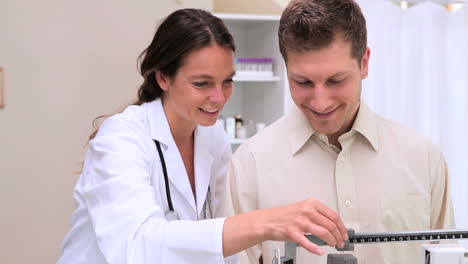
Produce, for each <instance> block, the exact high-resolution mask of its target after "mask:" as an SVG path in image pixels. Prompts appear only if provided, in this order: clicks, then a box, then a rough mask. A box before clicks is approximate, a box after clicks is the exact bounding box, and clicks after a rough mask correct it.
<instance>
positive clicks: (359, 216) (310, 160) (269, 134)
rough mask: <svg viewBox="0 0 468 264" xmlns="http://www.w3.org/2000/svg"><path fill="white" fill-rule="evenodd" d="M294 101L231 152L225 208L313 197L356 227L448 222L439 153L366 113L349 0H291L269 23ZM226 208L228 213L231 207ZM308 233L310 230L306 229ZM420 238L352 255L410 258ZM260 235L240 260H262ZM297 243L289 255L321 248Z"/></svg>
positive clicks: (365, 51) (362, 33) (358, 33)
mask: <svg viewBox="0 0 468 264" xmlns="http://www.w3.org/2000/svg"><path fill="white" fill-rule="evenodd" d="M278 36H279V45H280V51H281V54H282V56H283V58H284V60H285V63H286V67H287V73H288V79H289V85H290V90H291V95H292V98H293V100H294V102H295V105H296V107H295V109H293V110H292V111H291V112H290V113H289V114H287V115H286V116H284V117H283V118H281V119H279V120H278V121H276V122H275V123H274V124H272V125H271V126H269V127H268V128H266V129H264V130H263V131H262V132H260V133H259V134H258V135H257V136H255V137H253V138H252V139H250V140H249V141H247V142H246V143H245V144H244V145H242V146H241V147H240V148H239V149H238V150H237V152H236V153H235V154H234V156H233V159H232V163H231V168H230V171H229V177H230V184H231V187H230V196H231V199H232V204H233V209H234V213H236V214H238V213H243V212H248V211H252V210H256V209H264V208H272V207H278V206H282V205H286V204H291V203H294V202H298V201H302V200H305V199H308V198H315V199H318V200H320V201H321V202H322V203H324V204H325V205H326V206H328V207H329V208H330V209H332V210H333V211H335V212H337V213H338V214H339V215H340V217H341V218H342V219H343V221H344V223H345V225H346V226H347V227H348V228H353V229H355V231H357V232H392V231H393V232H396V231H405V230H428V229H446V228H453V227H454V219H453V209H452V204H451V200H450V194H449V186H448V183H449V179H448V173H447V166H446V162H445V159H444V157H443V155H442V153H441V152H440V150H439V149H438V148H437V147H436V146H435V145H433V144H432V143H431V142H430V141H429V140H428V139H427V138H426V137H424V136H423V135H421V134H419V133H418V132H416V131H414V130H413V129H410V128H407V127H404V126H402V125H400V124H397V123H395V122H393V121H390V120H387V119H385V118H383V117H381V116H378V115H376V114H375V113H373V112H372V111H371V110H370V109H369V107H368V106H367V105H366V104H365V103H364V102H362V100H361V82H362V79H365V78H366V77H367V75H368V66H369V57H370V50H369V48H367V32H366V22H365V18H364V16H363V14H362V12H361V10H360V8H359V6H358V5H357V4H356V3H355V2H354V1H353V0H293V1H291V2H290V3H289V5H288V6H287V8H286V9H285V10H284V12H283V14H282V17H281V21H280V26H279V33H278ZM231 213H232V212H231ZM311 233H313V232H311ZM420 245H421V243H415V242H413V243H401V244H373V245H363V246H356V249H355V251H354V252H352V254H354V255H355V256H356V257H357V258H358V263H360V264H364V263H371V264H374V263H378V264H381V263H392V264H395V263H397V264H402V263H411V264H414V263H419V262H420V261H421V255H420V254H421V246H420ZM276 247H279V248H283V247H284V243H282V242H281V243H280V242H265V243H262V244H261V245H257V246H255V247H253V248H251V249H249V250H247V255H248V258H249V260H250V263H259V259H260V258H263V263H271V259H272V257H273V252H274V248H276ZM324 249H325V254H323V255H322V256H318V255H313V254H311V253H309V252H306V251H304V250H302V249H299V250H298V263H299V264H305V263H314V264H324V263H326V259H327V258H326V254H328V253H336V251H335V249H334V248H331V247H324Z"/></svg>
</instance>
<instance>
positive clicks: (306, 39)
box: [278, 0, 367, 61]
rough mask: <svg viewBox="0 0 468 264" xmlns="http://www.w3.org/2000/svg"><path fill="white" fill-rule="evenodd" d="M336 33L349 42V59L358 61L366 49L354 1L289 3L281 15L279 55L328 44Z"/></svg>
mask: <svg viewBox="0 0 468 264" xmlns="http://www.w3.org/2000/svg"><path fill="white" fill-rule="evenodd" d="M338 34H340V35H341V36H343V37H344V39H345V41H350V42H351V45H352V46H351V56H352V57H353V58H356V59H357V60H360V59H361V58H362V56H363V55H364V53H365V51H366V49H367V29H366V19H365V18H364V15H363V14H362V11H361V8H360V7H359V5H358V4H357V3H356V2H355V1H354V0H292V1H291V2H290V3H289V4H288V6H287V7H286V9H285V10H284V11H283V14H282V15H281V20H280V25H279V30H278V39H279V47H280V51H281V55H283V58H284V60H285V61H287V51H293V52H306V51H311V50H317V49H321V48H324V47H327V46H328V45H330V44H331V43H332V42H333V41H334V40H335V38H336V36H337V35H338Z"/></svg>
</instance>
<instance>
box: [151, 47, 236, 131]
mask: <svg viewBox="0 0 468 264" xmlns="http://www.w3.org/2000/svg"><path fill="white" fill-rule="evenodd" d="M233 76H234V52H233V51H232V50H231V49H229V48H225V47H221V46H219V45H217V44H211V45H209V46H207V47H204V48H201V49H199V50H195V51H192V52H191V53H189V54H188V55H187V56H186V57H185V58H184V59H183V60H182V65H181V67H180V68H179V69H178V70H177V73H176V75H175V76H174V77H171V78H168V77H165V76H164V75H162V74H161V73H157V80H158V83H159V85H160V86H161V88H162V89H163V90H164V93H163V104H164V110H165V111H166V115H167V116H168V118H169V116H170V117H171V118H176V119H177V120H179V121H181V122H187V123H186V124H187V125H193V126H196V125H202V126H211V125H214V124H215V123H216V121H217V119H218V116H219V113H220V112H221V110H222V108H223V107H224V104H225V103H226V102H227V100H228V99H229V98H230V97H231V95H232V87H233V80H232V78H233Z"/></svg>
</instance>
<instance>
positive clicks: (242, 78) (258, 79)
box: [233, 76, 281, 82]
mask: <svg viewBox="0 0 468 264" xmlns="http://www.w3.org/2000/svg"><path fill="white" fill-rule="evenodd" d="M233 80H234V81H236V82H278V81H279V80H281V79H280V77H278V76H240V77H239V76H234V78H233Z"/></svg>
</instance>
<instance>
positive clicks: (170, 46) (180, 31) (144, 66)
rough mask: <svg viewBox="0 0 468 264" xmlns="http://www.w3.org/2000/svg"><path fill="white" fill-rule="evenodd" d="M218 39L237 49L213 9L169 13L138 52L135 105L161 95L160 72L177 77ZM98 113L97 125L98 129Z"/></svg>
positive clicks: (183, 10)
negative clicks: (192, 57)
mask: <svg viewBox="0 0 468 264" xmlns="http://www.w3.org/2000/svg"><path fill="white" fill-rule="evenodd" d="M212 43H216V44H218V45H220V46H222V47H226V48H229V49H231V50H232V51H235V45H234V40H233V38H232V35H231V34H230V33H229V31H228V29H227V28H226V26H225V25H224V23H223V21H222V20H221V19H219V18H218V17H216V16H214V15H212V14H211V13H210V12H207V11H205V10H201V9H192V8H187V9H180V10H177V11H175V12H173V13H172V14H170V15H169V16H168V17H166V18H165V19H164V20H163V21H162V22H161V24H160V25H159V27H158V29H157V30H156V33H155V35H154V37H153V40H152V41H151V44H150V45H149V46H148V47H147V48H146V49H145V50H144V51H143V52H142V53H141V54H140V56H138V60H137V61H138V64H139V72H140V74H141V76H143V79H144V80H143V83H142V84H141V86H140V88H139V89H138V99H137V101H136V102H135V103H133V105H141V104H143V103H147V102H151V101H154V100H155V99H157V98H159V97H161V95H162V93H163V90H162V89H161V87H160V86H159V84H158V82H157V81H156V74H155V73H156V72H157V71H159V72H161V73H162V74H163V75H164V76H167V77H174V76H175V75H176V73H177V70H178V69H179V68H180V67H181V64H182V61H183V59H184V58H185V57H186V56H187V55H188V54H189V53H190V52H192V51H195V50H198V49H201V48H203V47H206V46H209V45H210V44H212ZM103 117H104V118H105V117H107V116H99V117H97V118H96V119H95V120H94V122H93V125H94V127H95V131H94V132H93V133H92V134H91V135H90V136H89V140H91V139H93V138H94V137H95V136H96V134H97V131H98V129H99V128H98V125H97V121H98V120H99V119H101V118H103Z"/></svg>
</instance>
